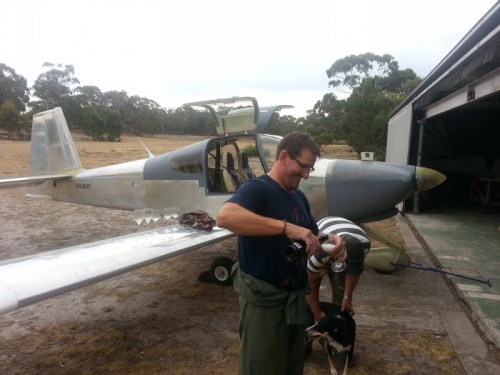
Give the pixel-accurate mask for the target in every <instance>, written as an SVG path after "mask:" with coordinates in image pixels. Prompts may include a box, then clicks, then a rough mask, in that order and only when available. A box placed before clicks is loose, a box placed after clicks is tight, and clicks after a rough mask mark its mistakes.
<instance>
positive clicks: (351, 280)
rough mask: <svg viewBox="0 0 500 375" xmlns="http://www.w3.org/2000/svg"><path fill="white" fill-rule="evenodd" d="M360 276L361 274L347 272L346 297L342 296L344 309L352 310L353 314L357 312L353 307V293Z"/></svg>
mask: <svg viewBox="0 0 500 375" xmlns="http://www.w3.org/2000/svg"><path fill="white" fill-rule="evenodd" d="M360 277H361V275H349V274H346V276H345V290H344V298H342V311H350V312H351V314H352V315H354V314H355V312H354V308H353V307H352V295H353V293H354V289H355V288H356V285H357V284H358V281H359V279H360Z"/></svg>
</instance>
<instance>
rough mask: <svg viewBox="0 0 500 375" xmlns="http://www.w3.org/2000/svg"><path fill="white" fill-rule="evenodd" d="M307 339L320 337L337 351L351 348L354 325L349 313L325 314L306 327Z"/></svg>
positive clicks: (354, 330) (354, 331)
mask: <svg viewBox="0 0 500 375" xmlns="http://www.w3.org/2000/svg"><path fill="white" fill-rule="evenodd" d="M306 333H307V336H308V338H309V339H313V338H322V339H324V340H325V341H327V342H328V344H329V345H328V346H329V347H330V348H332V349H334V350H335V351H336V352H337V353H341V352H345V351H349V350H351V348H352V346H353V344H354V340H355V338H356V326H355V323H354V319H353V318H352V316H351V315H350V314H349V313H344V312H342V313H340V314H333V315H327V316H325V317H323V318H321V319H319V320H318V321H317V322H316V323H314V324H313V325H312V326H311V327H309V328H307V329H306Z"/></svg>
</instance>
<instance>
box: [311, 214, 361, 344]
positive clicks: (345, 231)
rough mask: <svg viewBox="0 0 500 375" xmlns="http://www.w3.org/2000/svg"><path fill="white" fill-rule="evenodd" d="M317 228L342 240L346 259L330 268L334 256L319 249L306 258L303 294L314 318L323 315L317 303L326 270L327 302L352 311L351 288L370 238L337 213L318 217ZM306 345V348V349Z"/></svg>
mask: <svg viewBox="0 0 500 375" xmlns="http://www.w3.org/2000/svg"><path fill="white" fill-rule="evenodd" d="M318 229H319V231H320V232H322V233H327V234H334V235H337V236H339V237H341V238H342V239H343V240H344V243H345V246H346V250H347V259H346V268H345V270H344V271H342V272H334V271H333V269H332V266H333V265H334V263H335V259H334V258H331V257H329V256H328V255H326V254H325V253H321V252H319V253H316V254H314V255H312V256H311V257H310V258H309V260H308V264H307V271H308V279H309V285H310V287H311V292H310V294H308V295H307V296H306V298H307V302H308V303H309V307H310V308H311V312H312V313H313V315H314V319H315V320H318V319H321V318H322V317H324V316H325V314H324V313H323V312H322V311H321V309H320V307H319V288H320V285H321V280H322V279H323V276H325V275H326V274H328V278H329V280H330V286H331V289H332V300H331V302H332V303H335V304H337V305H339V306H341V307H342V311H349V312H350V313H351V315H354V308H353V305H352V301H353V294H354V289H355V288H356V285H357V284H358V281H359V279H360V277H361V274H362V273H363V267H364V258H365V257H366V254H368V252H369V251H370V246H371V243H370V239H369V238H368V236H367V235H366V233H365V232H364V231H363V230H362V229H361V228H360V227H359V226H358V225H356V224H354V223H353V222H351V221H349V220H347V219H344V218H341V217H326V218H324V219H322V220H320V221H319V222H318ZM309 349H310V348H306V351H308V350H309Z"/></svg>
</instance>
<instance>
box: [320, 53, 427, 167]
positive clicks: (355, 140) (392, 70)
mask: <svg viewBox="0 0 500 375" xmlns="http://www.w3.org/2000/svg"><path fill="white" fill-rule="evenodd" d="M327 75H328V78H331V80H330V82H329V86H332V87H334V88H338V89H339V88H348V89H349V90H350V91H351V94H350V96H349V97H348V98H347V99H345V100H344V104H343V105H338V103H335V101H332V100H325V103H323V102H322V103H319V102H318V103H317V106H315V110H316V112H317V113H318V114H319V115H321V113H324V112H326V110H324V109H323V108H330V107H329V103H330V102H331V103H332V104H335V105H334V106H332V108H335V112H334V113H335V115H334V117H336V118H337V119H339V121H338V122H337V124H339V126H340V128H341V130H342V133H343V135H344V136H345V140H346V141H347V143H348V144H349V145H350V146H351V147H352V148H354V150H356V151H357V152H362V151H373V152H375V154H376V157H377V159H378V160H384V159H385V147H386V142H387V140H386V139H387V124H388V121H389V114H390V113H391V111H392V110H393V109H394V108H395V107H396V106H397V105H398V104H399V103H400V102H401V101H402V100H403V99H404V98H405V97H406V96H407V95H408V94H409V93H410V92H411V91H412V90H413V89H414V88H415V87H416V86H417V85H418V84H419V83H420V82H421V79H420V78H419V77H418V76H417V75H416V74H415V72H414V71H413V70H412V69H405V70H399V64H398V62H397V61H396V60H394V58H393V57H392V56H391V55H388V54H385V55H382V56H380V55H376V54H373V53H365V54H361V55H357V56H356V55H350V56H346V57H344V58H342V59H339V60H337V61H335V63H333V64H332V66H331V67H330V69H328V70H327ZM324 99H325V98H324ZM326 99H329V98H326ZM330 99H331V98H330Z"/></svg>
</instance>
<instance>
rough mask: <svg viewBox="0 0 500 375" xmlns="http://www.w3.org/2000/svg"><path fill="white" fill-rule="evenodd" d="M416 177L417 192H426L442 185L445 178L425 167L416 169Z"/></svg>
mask: <svg viewBox="0 0 500 375" xmlns="http://www.w3.org/2000/svg"><path fill="white" fill-rule="evenodd" d="M416 169H417V171H416V175H417V181H418V187H419V190H428V189H432V188H433V187H436V186H438V185H440V184H442V183H443V182H444V181H445V180H446V176H445V175H444V174H442V173H440V172H438V171H435V170H434V169H430V168H425V167H416Z"/></svg>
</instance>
